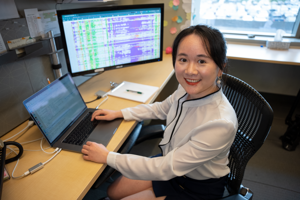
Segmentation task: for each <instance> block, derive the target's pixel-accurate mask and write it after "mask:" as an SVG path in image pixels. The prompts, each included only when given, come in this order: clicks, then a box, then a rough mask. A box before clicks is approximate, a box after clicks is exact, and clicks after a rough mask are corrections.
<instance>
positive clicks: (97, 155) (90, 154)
mask: <svg viewBox="0 0 300 200" xmlns="http://www.w3.org/2000/svg"><path fill="white" fill-rule="evenodd" d="M81 152H82V153H83V154H84V155H83V159H85V160H89V161H93V162H96V163H103V164H106V159H107V156H108V153H109V151H108V150H107V149H106V147H105V146H104V145H103V144H98V143H96V142H89V141H88V142H86V144H85V145H83V147H82V150H81Z"/></svg>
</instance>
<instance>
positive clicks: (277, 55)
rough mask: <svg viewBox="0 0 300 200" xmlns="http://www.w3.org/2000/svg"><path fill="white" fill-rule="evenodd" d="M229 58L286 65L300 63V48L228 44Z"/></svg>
mask: <svg viewBox="0 0 300 200" xmlns="http://www.w3.org/2000/svg"><path fill="white" fill-rule="evenodd" d="M227 58H228V59H234V60H245V61H256V62H266V63H276V64H286V65H300V49H296V48H295V49H294V48H290V49H288V50H276V49H268V48H267V47H265V46H264V47H260V46H259V45H258V44H256V45H251V44H240V43H239V44H235V43H228V44H227Z"/></svg>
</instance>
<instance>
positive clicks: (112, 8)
mask: <svg viewBox="0 0 300 200" xmlns="http://www.w3.org/2000/svg"><path fill="white" fill-rule="evenodd" d="M139 8H141V9H144V8H160V9H161V22H160V23H161V29H160V35H161V37H160V56H159V58H155V59H150V60H144V61H138V62H133V63H127V64H121V65H120V64H119V65H114V66H109V67H103V68H99V69H92V70H87V71H82V72H72V68H71V64H70V58H69V52H68V49H67V43H66V35H65V32H64V28H63V24H62V15H68V14H78V13H88V12H101V11H116V10H130V9H139ZM57 18H58V24H59V28H60V34H61V41H62V45H63V49H64V53H65V59H66V64H67V68H68V72H69V73H70V74H71V76H80V75H85V74H92V73H97V72H104V71H107V70H113V69H119V68H125V67H131V66H135V65H141V64H146V63H152V62H159V61H162V59H163V37H164V36H163V29H164V26H163V23H164V4H142V5H123V6H103V7H96V8H80V9H68V10H57Z"/></svg>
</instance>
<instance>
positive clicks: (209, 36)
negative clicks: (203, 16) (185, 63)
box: [172, 25, 227, 72]
mask: <svg viewBox="0 0 300 200" xmlns="http://www.w3.org/2000/svg"><path fill="white" fill-rule="evenodd" d="M191 34H195V35H198V36H199V37H200V38H201V39H202V41H203V43H204V45H205V48H206V51H207V53H208V54H209V55H210V57H211V58H212V59H213V60H214V62H215V63H216V65H217V66H218V67H219V68H220V69H221V70H223V71H224V72H226V71H227V67H225V65H224V64H226V65H227V58H226V52H227V46H226V42H225V39H224V37H223V34H222V33H221V32H220V31H219V30H218V29H215V28H212V27H209V26H205V25H196V26H190V27H189V28H186V29H184V30H183V31H181V32H180V33H179V34H178V35H177V37H176V38H175V40H174V43H173V51H172V59H173V67H174V68H175V62H176V55H177V50H178V46H179V43H180V41H181V40H182V39H183V38H184V37H186V36H188V35H191Z"/></svg>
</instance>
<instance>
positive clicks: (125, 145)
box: [92, 122, 143, 189]
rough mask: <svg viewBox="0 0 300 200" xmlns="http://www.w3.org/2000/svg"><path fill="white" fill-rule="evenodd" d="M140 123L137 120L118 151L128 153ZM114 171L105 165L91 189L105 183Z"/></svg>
mask: <svg viewBox="0 0 300 200" xmlns="http://www.w3.org/2000/svg"><path fill="white" fill-rule="evenodd" d="M142 125H143V122H139V123H138V124H137V125H136V127H135V128H134V129H133V131H132V132H131V134H130V135H129V136H128V138H127V139H126V140H125V142H124V143H123V145H122V146H121V148H120V149H119V151H118V153H128V152H129V151H130V150H131V149H132V147H133V146H134V144H135V141H136V140H137V138H138V136H139V134H140V131H141V129H142ZM115 171H116V170H115V169H114V168H112V167H110V166H106V167H105V169H104V170H103V172H102V173H101V175H100V176H99V178H98V179H97V180H96V181H95V183H94V185H93V186H92V189H97V188H98V187H99V186H100V185H102V184H103V183H105V182H106V181H107V180H108V179H109V177H111V176H112V175H113V174H114V173H115Z"/></svg>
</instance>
